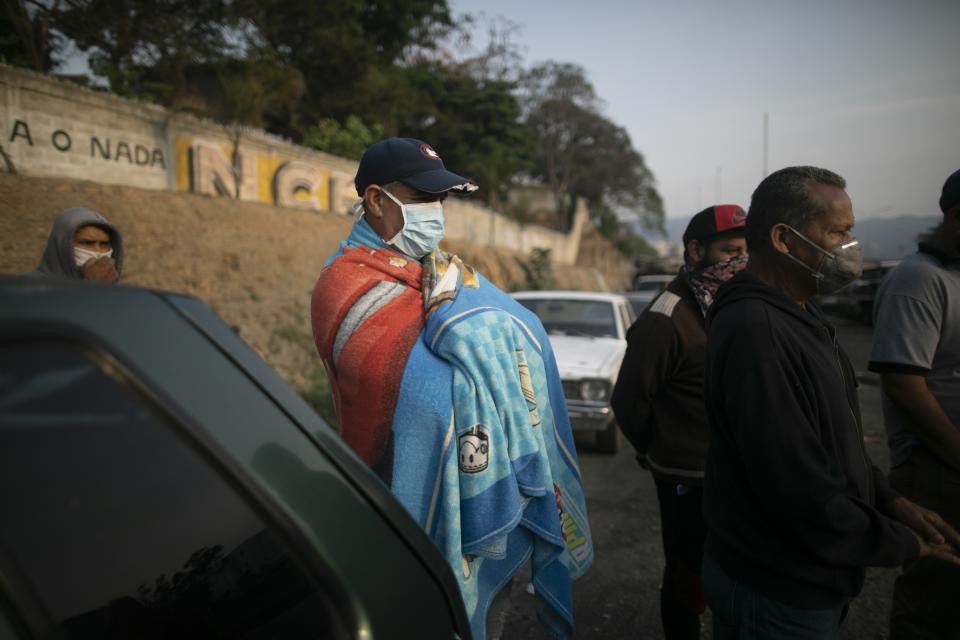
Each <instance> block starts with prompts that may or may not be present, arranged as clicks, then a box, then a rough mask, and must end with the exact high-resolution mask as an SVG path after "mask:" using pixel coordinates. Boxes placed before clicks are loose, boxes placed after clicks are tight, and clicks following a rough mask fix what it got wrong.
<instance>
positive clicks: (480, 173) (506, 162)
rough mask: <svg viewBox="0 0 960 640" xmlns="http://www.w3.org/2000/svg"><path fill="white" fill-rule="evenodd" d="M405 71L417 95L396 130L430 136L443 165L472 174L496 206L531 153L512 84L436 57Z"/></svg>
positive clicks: (487, 198) (484, 193) (531, 149)
mask: <svg viewBox="0 0 960 640" xmlns="http://www.w3.org/2000/svg"><path fill="white" fill-rule="evenodd" d="M407 77H408V78H409V81H410V86H411V87H412V88H413V90H414V91H416V92H417V93H418V95H419V96H420V98H419V100H418V101H417V104H416V107H417V108H416V109H415V110H414V111H413V112H412V113H411V114H410V118H409V120H408V122H407V123H406V124H405V125H404V126H402V127H401V129H400V133H401V134H402V135H406V136H410V137H414V138H421V139H423V140H429V141H430V144H432V145H433V146H434V147H435V148H436V149H437V150H438V151H439V152H440V154H441V155H442V156H443V160H444V163H445V164H446V165H447V166H448V167H450V168H451V169H453V170H454V171H457V172H458V173H460V174H462V175H465V176H467V177H469V178H471V179H473V180H475V181H476V182H477V183H478V184H479V185H480V186H481V191H480V195H482V196H483V198H484V200H485V201H486V202H487V204H489V205H491V206H493V207H496V208H499V207H500V206H501V205H502V203H503V202H505V200H506V194H507V190H508V189H509V188H510V185H511V184H512V181H513V178H514V176H516V175H517V174H518V173H520V172H521V171H524V170H526V169H527V168H528V166H529V164H530V161H531V158H532V154H533V142H534V141H533V138H532V137H531V136H530V135H529V133H528V131H527V130H526V128H525V127H524V126H523V125H522V124H521V122H520V116H521V109H520V104H519V102H518V100H517V98H516V96H515V95H514V90H515V88H516V85H515V84H514V83H513V82H510V81H506V80H495V79H487V78H483V77H476V76H474V75H472V74H471V73H470V70H469V68H468V67H466V66H465V65H458V66H449V65H443V64H438V63H436V62H421V63H420V64H418V65H416V66H414V67H411V68H409V69H408V70H407Z"/></svg>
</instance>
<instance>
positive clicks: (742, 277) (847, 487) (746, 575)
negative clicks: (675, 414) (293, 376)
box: [703, 272, 919, 609]
mask: <svg viewBox="0 0 960 640" xmlns="http://www.w3.org/2000/svg"><path fill="white" fill-rule="evenodd" d="M707 322H708V325H709V331H708V338H707V356H706V381H705V385H704V397H705V401H706V406H707V414H708V420H709V423H710V433H711V448H710V452H709V455H708V458H707V467H706V475H705V479H704V496H703V512H704V518H705V519H706V522H707V527H708V535H707V543H706V554H707V555H709V556H710V557H711V558H712V559H713V560H714V561H715V562H716V563H717V564H718V565H720V567H721V568H723V569H724V571H726V572H727V573H728V574H729V575H730V576H731V577H733V578H735V579H736V580H739V581H741V582H743V583H744V584H745V585H746V586H748V587H750V588H752V589H754V590H756V591H758V592H760V593H761V594H763V595H765V596H766V597H768V598H772V599H774V600H778V601H780V602H783V603H785V604H787V605H791V606H795V607H800V608H808V609H826V608H830V607H836V606H841V605H843V604H845V603H846V602H848V601H849V600H850V599H851V598H853V597H854V596H856V595H857V594H858V593H859V592H860V589H861V588H862V586H863V578H864V569H865V567H868V566H881V567H896V566H898V565H900V564H902V563H903V562H904V561H906V560H909V559H911V558H914V557H916V556H917V554H918V553H919V546H918V544H917V542H916V540H915V539H914V537H913V534H912V533H911V532H910V531H909V530H908V529H907V528H906V527H905V526H903V525H901V524H899V523H897V522H894V521H893V520H891V519H890V518H888V517H887V516H885V515H884V514H883V513H881V511H880V510H879V507H878V506H877V505H883V504H887V501H888V500H889V499H891V498H892V497H893V496H894V495H895V494H893V493H892V491H891V490H890V488H889V486H888V485H887V484H886V481H885V480H884V479H883V477H882V475H881V474H880V472H879V471H878V470H877V468H876V467H875V466H874V465H873V463H872V462H871V461H870V459H869V458H868V457H867V454H866V450H865V449H864V446H863V432H862V425H861V422H860V408H859V403H858V401H857V391H856V382H855V379H854V371H853V367H852V366H851V364H850V360H849V359H848V358H847V356H846V354H845V353H844V352H843V349H841V348H840V345H839V344H838V342H837V337H836V330H835V329H834V328H833V327H832V326H831V325H830V324H829V323H828V322H827V321H826V319H824V317H823V315H822V313H821V312H820V309H819V308H818V307H817V306H816V305H815V304H812V303H808V304H807V308H806V310H804V309H803V308H801V307H800V306H799V305H798V304H796V303H795V302H793V301H792V300H790V299H789V298H787V296H786V295H785V294H783V293H782V292H781V291H779V290H777V289H774V288H773V287H770V286H768V285H766V284H765V283H763V282H762V281H761V280H759V279H758V278H757V277H756V276H754V275H753V274H751V273H749V272H743V273H740V274H738V275H737V276H736V277H734V278H733V279H732V280H731V281H730V282H729V283H727V284H726V285H724V286H723V287H721V288H720V291H719V294H718V297H717V299H716V301H715V302H714V304H713V305H712V306H711V308H710V313H709V314H708V318H707Z"/></svg>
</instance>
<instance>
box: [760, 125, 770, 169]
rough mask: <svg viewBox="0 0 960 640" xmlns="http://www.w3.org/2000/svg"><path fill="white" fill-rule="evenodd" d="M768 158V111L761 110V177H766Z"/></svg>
mask: <svg viewBox="0 0 960 640" xmlns="http://www.w3.org/2000/svg"><path fill="white" fill-rule="evenodd" d="M769 159H770V113H769V112H767V111H764V112H763V176H762V177H763V178H766V177H767V162H768V160H769Z"/></svg>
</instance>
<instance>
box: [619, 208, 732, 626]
mask: <svg viewBox="0 0 960 640" xmlns="http://www.w3.org/2000/svg"><path fill="white" fill-rule="evenodd" d="M746 219H747V212H746V211H744V210H743V209H742V208H740V207H738V206H737V205H733V204H727V205H716V206H713V207H708V208H706V209H704V210H703V211H701V212H700V213H698V214H697V215H695V216H693V218H691V220H690V223H689V224H688V225H687V229H686V231H684V233H683V244H684V253H683V255H684V263H685V264H684V266H683V268H682V269H681V270H680V273H679V274H678V275H677V277H676V278H674V279H673V281H672V282H671V283H670V284H669V286H668V287H667V288H666V290H664V291H663V292H662V293H661V294H660V295H659V296H657V298H656V299H655V300H654V301H653V302H652V303H651V305H650V306H649V307H648V308H647V310H646V311H644V312H643V313H642V314H641V315H640V317H639V318H638V319H637V321H636V322H635V323H634V324H633V326H632V327H630V331H629V332H628V333H627V352H626V354H625V355H624V358H623V363H622V364H621V365H620V375H619V377H618V378H617V384H616V386H614V388H613V397H612V400H611V404H612V405H613V411H614V414H615V415H616V418H617V424H619V425H620V429H621V430H622V431H623V433H624V435H626V437H627V439H628V440H629V441H630V443H631V444H632V445H633V446H634V448H635V449H636V450H637V460H638V461H639V462H640V464H641V465H642V466H643V467H644V468H646V469H649V470H650V471H651V472H652V473H653V476H654V479H655V480H656V484H657V500H658V502H659V504H660V525H661V526H660V530H661V535H662V538H663V555H664V560H665V566H664V570H663V585H662V586H661V588H660V619H661V620H662V622H663V631H664V635H665V637H666V638H667V640H674V639H678V638H693V639H696V638H699V637H700V614H701V613H703V610H704V603H703V589H702V588H701V584H700V565H701V562H702V559H703V541H704V537H705V536H706V528H705V527H704V523H703V517H702V516H701V513H700V511H701V499H702V496H703V489H702V484H703V466H704V463H705V462H706V458H707V446H708V444H709V432H708V427H707V415H706V411H704V406H703V358H704V353H705V351H706V344H707V333H706V328H705V326H704V315H705V314H706V312H707V309H708V308H709V306H710V304H711V303H712V302H713V298H714V296H715V295H716V292H717V289H718V288H719V287H720V285H721V284H722V283H723V282H726V281H727V280H729V279H730V278H731V277H733V275H734V274H735V273H737V272H738V271H740V270H741V269H743V267H744V266H746V264H747V257H746V253H747V242H746V240H745V239H744V236H743V228H744V223H745V222H746Z"/></svg>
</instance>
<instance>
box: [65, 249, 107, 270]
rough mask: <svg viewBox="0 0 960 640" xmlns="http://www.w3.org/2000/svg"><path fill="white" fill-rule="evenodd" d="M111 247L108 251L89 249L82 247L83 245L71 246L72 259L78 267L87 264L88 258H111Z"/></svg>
mask: <svg viewBox="0 0 960 640" xmlns="http://www.w3.org/2000/svg"><path fill="white" fill-rule="evenodd" d="M112 257H113V249H110V250H109V251H102V252H101V251H90V249H84V248H83V247H74V248H73V261H74V262H75V263H76V265H77V266H78V267H82V266H83V265H85V264H87V262H89V261H90V260H97V259H99V258H112Z"/></svg>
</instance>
